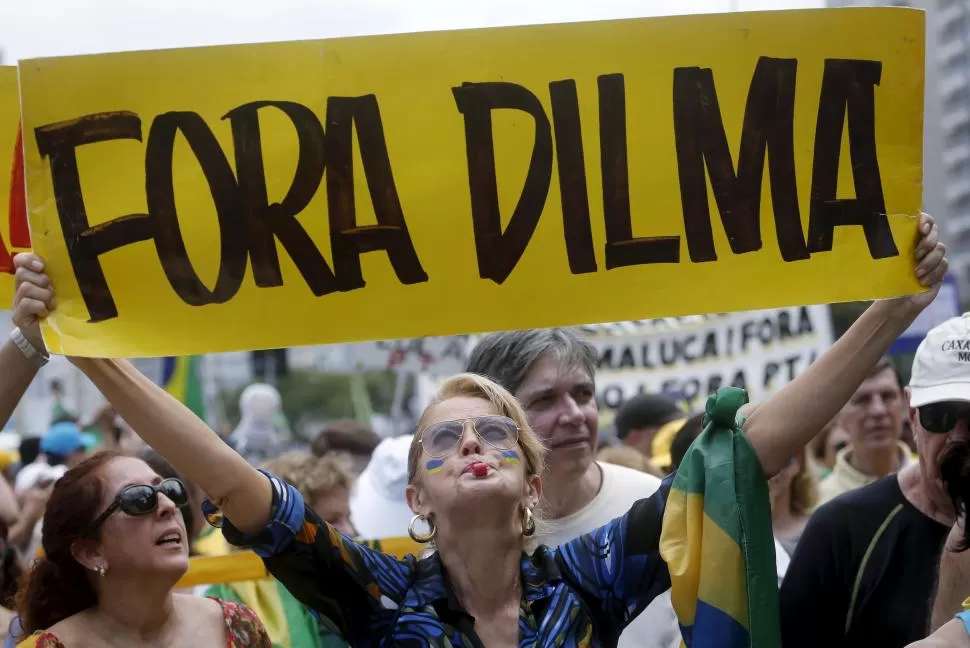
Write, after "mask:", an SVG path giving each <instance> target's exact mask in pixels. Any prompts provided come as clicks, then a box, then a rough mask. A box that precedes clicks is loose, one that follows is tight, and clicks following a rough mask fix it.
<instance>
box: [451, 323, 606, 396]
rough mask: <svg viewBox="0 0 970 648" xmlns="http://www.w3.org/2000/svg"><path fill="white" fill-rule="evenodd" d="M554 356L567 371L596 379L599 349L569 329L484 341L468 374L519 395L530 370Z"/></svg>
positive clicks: (505, 334)
mask: <svg viewBox="0 0 970 648" xmlns="http://www.w3.org/2000/svg"><path fill="white" fill-rule="evenodd" d="M547 354H553V355H555V356H556V357H557V358H558V359H559V361H560V363H562V364H563V365H565V366H568V367H579V368H580V369H583V370H584V371H586V373H588V374H589V377H590V380H595V377H596V348H595V347H594V346H593V345H592V344H590V343H589V342H586V341H585V340H583V339H582V338H580V337H579V336H578V335H577V334H576V333H575V332H573V331H572V330H570V329H563V328H552V329H526V330H524V331H504V332H501V333H491V334H489V335H486V336H485V337H483V338H482V339H481V340H480V341H479V342H478V344H477V345H475V348H474V349H473V350H472V352H471V355H470V356H469V358H468V364H467V365H466V367H465V370H466V371H467V372H468V373H475V374H479V375H480V376H485V377H487V378H489V379H491V380H493V381H495V382H497V383H498V384H500V385H502V387H505V389H507V390H508V391H510V392H511V393H513V394H514V393H516V392H517V391H518V390H519V387H520V386H521V385H522V381H523V380H525V377H526V376H527V375H528V373H529V369H531V368H532V365H533V364H534V363H535V361H536V360H538V359H539V358H541V357H542V356H544V355H547Z"/></svg>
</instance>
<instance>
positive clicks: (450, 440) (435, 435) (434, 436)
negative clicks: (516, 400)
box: [421, 416, 519, 457]
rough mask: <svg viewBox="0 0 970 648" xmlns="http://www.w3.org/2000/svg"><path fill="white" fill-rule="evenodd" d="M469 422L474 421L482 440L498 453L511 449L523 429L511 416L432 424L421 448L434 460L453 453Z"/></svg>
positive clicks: (425, 433) (423, 434)
mask: <svg viewBox="0 0 970 648" xmlns="http://www.w3.org/2000/svg"><path fill="white" fill-rule="evenodd" d="M466 422H471V424H472V429H473V430H474V431H475V434H477V435H478V438H479V439H481V440H482V441H483V442H484V443H487V444H488V445H490V446H492V447H493V448H496V449H498V450H510V449H512V448H514V447H515V444H516V443H517V442H518V440H519V426H518V425H516V424H515V421H513V420H512V419H510V418H509V417H507V416H477V417H475V418H470V419H461V420H456V421H442V422H440V423H435V424H434V425H429V426H428V427H427V428H425V430H424V432H422V433H421V447H423V448H424V451H425V452H427V453H428V454H429V455H430V456H432V457H444V456H446V455H448V454H451V452H452V451H454V449H455V447H457V446H458V442H459V441H461V437H462V436H463V435H464V433H465V423H466Z"/></svg>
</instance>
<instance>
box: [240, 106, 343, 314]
mask: <svg viewBox="0 0 970 648" xmlns="http://www.w3.org/2000/svg"><path fill="white" fill-rule="evenodd" d="M268 107H272V108H276V109H278V110H280V111H281V112H283V114H285V115H286V116H287V117H289V119H290V122H291V123H292V124H293V126H294V128H295V129H296V134H297V143H298V147H299V151H298V157H297V164H296V172H295V173H294V175H293V182H292V183H291V184H290V188H289V189H288V190H287V192H286V195H285V196H284V197H283V200H282V201H280V202H279V203H273V204H270V202H269V198H268V196H267V194H266V172H265V169H264V165H263V149H262V137H261V135H260V128H259V110H260V109H261V108H268ZM223 119H229V123H230V124H231V126H232V139H233V147H234V149H235V155H236V173H237V175H238V178H239V190H240V192H241V193H242V199H243V204H244V208H245V210H246V220H245V232H246V239H247V242H248V245H249V258H250V260H251V262H252V267H253V278H254V279H255V281H256V285H257V286H260V287H263V288H266V287H272V286H282V285H283V274H282V272H281V270H280V262H279V257H278V256H277V252H276V241H275V239H279V241H280V244H281V245H282V246H283V248H284V249H285V250H286V253H287V254H289V255H290V258H291V259H293V263H294V264H295V265H296V268H297V270H299V272H300V275H301V276H302V277H303V280H304V281H306V283H307V286H308V287H309V288H310V291H311V292H312V293H313V294H314V295H315V296H317V297H320V296H322V295H327V294H330V293H332V292H336V291H337V290H338V287H337V281H336V279H335V277H334V274H333V272H332V271H331V270H330V266H329V265H328V264H327V261H326V259H324V258H323V255H322V254H321V253H320V250H319V249H318V248H317V246H316V245H315V244H314V243H313V239H311V238H310V235H309V234H307V231H306V229H304V227H303V226H302V225H301V224H300V222H299V221H298V220H296V217H297V215H298V214H300V213H301V212H302V211H303V210H304V209H305V208H306V206H307V205H309V204H310V200H312V199H313V196H314V194H316V191H317V189H318V188H319V186H320V182H321V181H322V180H323V172H324V168H325V166H326V137H325V135H324V132H323V127H322V126H321V125H320V121H319V120H318V119H317V118H316V115H314V114H313V111H312V110H310V109H309V108H307V107H306V106H303V105H301V104H298V103H293V102H290V101H255V102H252V103H248V104H244V105H242V106H239V107H238V108H235V109H233V110H231V111H230V112H228V113H227V114H226V115H225V116H224V117H223ZM274 237H275V239H274Z"/></svg>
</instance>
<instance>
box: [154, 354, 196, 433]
mask: <svg viewBox="0 0 970 648" xmlns="http://www.w3.org/2000/svg"><path fill="white" fill-rule="evenodd" d="M200 361H201V358H200V357H199V356H181V357H171V356H170V357H166V358H162V389H164V390H165V391H167V392H168V393H169V394H171V395H172V396H174V397H175V398H177V399H178V400H179V401H181V402H182V404H183V405H185V406H186V407H188V408H189V409H190V410H192V411H193V412H195V415H196V416H198V417H199V418H200V419H202V420H203V421H204V420H205V396H204V394H203V393H202V378H201V376H200V373H199V372H200V368H199V364H200Z"/></svg>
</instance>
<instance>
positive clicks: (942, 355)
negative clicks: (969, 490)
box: [781, 313, 970, 648]
mask: <svg viewBox="0 0 970 648" xmlns="http://www.w3.org/2000/svg"><path fill="white" fill-rule="evenodd" d="M904 397H905V399H906V402H907V404H908V415H909V420H910V424H911V425H912V429H913V434H914V436H915V439H916V445H917V449H918V451H919V461H918V462H917V463H913V464H910V465H909V466H907V467H905V468H904V469H902V470H901V471H900V472H899V473H898V474H896V475H889V476H887V477H883V478H882V479H879V480H878V481H876V482H874V483H872V484H870V485H868V486H864V487H862V488H859V489H856V490H854V491H850V492H848V493H845V494H843V495H841V496H839V497H836V498H835V499H833V500H832V501H831V502H828V503H827V504H825V505H824V506H822V507H821V508H820V509H818V511H817V512H816V513H815V515H814V516H813V517H812V519H811V520H810V521H809V523H808V526H807V527H806V529H805V533H804V534H803V535H802V538H801V540H800V541H799V543H798V549H797V550H796V551H795V555H794V556H793V558H792V562H791V565H790V566H789V567H788V572H787V574H786V576H785V581H784V584H783V585H782V589H781V614H782V640H783V645H784V646H785V648H800V647H801V646H805V647H808V646H811V647H812V648H815V647H816V646H828V647H830V648H832V647H835V646H880V647H881V648H894V647H902V646H906V645H908V644H910V643H911V642H914V641H917V640H919V639H921V638H923V637H925V636H926V634H927V631H928V626H929V619H930V605H931V601H932V599H933V593H934V590H935V587H936V572H937V564H938V562H939V559H940V553H941V551H942V548H943V543H944V541H945V540H946V537H947V535H948V533H949V532H950V528H951V526H952V525H953V522H954V517H955V511H954V509H953V504H952V501H951V499H950V498H949V497H948V495H947V492H946V490H945V488H944V486H943V481H942V478H941V471H940V463H941V458H942V457H943V456H944V453H945V452H946V451H947V450H948V449H950V448H951V447H952V446H954V445H957V444H962V443H967V442H968V441H970V430H968V425H970V313H966V314H964V315H963V316H962V317H955V318H952V319H950V320H947V321H946V322H944V323H943V324H940V325H939V326H937V327H936V328H934V329H932V330H931V331H930V332H929V333H928V334H927V336H926V339H925V340H923V342H922V343H921V344H920V346H919V348H918V349H917V351H916V357H915V358H914V360H913V372H912V377H911V379H910V383H909V387H907V388H906V390H905V393H904Z"/></svg>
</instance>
